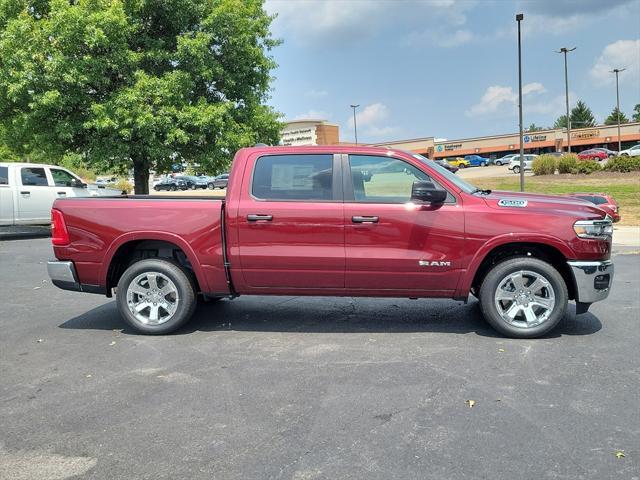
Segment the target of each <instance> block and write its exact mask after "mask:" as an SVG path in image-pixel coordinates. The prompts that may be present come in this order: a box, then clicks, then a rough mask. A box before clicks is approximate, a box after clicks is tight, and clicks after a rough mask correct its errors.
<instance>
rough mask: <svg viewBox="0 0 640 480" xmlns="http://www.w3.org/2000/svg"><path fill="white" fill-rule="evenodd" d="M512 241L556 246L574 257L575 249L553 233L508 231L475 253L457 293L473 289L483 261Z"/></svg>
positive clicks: (459, 294)
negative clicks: (495, 250) (496, 249)
mask: <svg viewBox="0 0 640 480" xmlns="http://www.w3.org/2000/svg"><path fill="white" fill-rule="evenodd" d="M511 243H533V244H539V245H544V246H546V247H553V248H555V249H556V250H558V251H559V252H560V253H561V254H562V255H563V256H564V258H567V259H568V258H573V257H574V254H573V251H572V250H571V249H570V248H569V247H568V245H567V244H566V243H565V242H563V241H562V240H561V239H559V238H557V237H554V236H552V235H546V234H533V233H506V234H503V235H500V236H497V237H494V238H492V239H490V240H489V241H488V242H486V243H485V244H484V245H483V246H482V248H480V249H479V250H478V251H477V252H476V253H475V255H474V256H473V258H472V259H471V262H469V266H468V267H467V270H466V273H465V274H464V275H462V276H461V277H460V282H459V283H458V288H457V292H456V294H457V295H458V296H460V297H466V296H467V295H468V294H469V291H470V290H471V283H472V282H473V279H474V277H475V276H476V273H477V271H478V269H479V268H480V265H481V264H482V261H483V260H484V259H485V258H486V257H487V255H488V254H489V253H490V252H491V251H493V250H494V249H495V248H497V247H501V246H504V245H509V244H511Z"/></svg>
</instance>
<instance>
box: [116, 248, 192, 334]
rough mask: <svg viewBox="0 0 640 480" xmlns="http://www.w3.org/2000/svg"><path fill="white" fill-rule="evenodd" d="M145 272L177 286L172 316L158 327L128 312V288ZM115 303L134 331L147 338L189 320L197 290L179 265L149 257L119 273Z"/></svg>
mask: <svg viewBox="0 0 640 480" xmlns="http://www.w3.org/2000/svg"><path fill="white" fill-rule="evenodd" d="M147 272H148V273H160V274H162V275H164V276H166V277H168V278H169V279H170V280H171V281H172V282H173V283H174V285H175V286H176V288H177V292H178V295H179V301H178V304H177V307H176V310H175V312H174V314H173V316H171V318H170V319H168V320H167V321H166V322H165V323H161V324H159V325H147V324H145V323H143V322H141V321H140V320H138V319H137V318H136V317H135V316H134V315H133V314H132V313H131V311H130V310H129V306H128V305H127V289H128V288H129V285H130V284H131V282H132V281H133V280H134V279H135V278H136V277H137V276H138V275H140V274H144V273H147ZM116 303H117V305H118V310H119V311H120V314H121V315H122V317H123V318H124V319H125V320H126V321H127V323H128V324H129V325H131V327H133V328H134V329H135V330H136V331H137V332H139V333H143V334H147V335H162V334H166V333H170V332H173V331H174V330H176V329H178V328H180V327H181V326H182V325H184V324H185V323H186V322H187V321H188V320H189V319H190V318H191V316H192V315H193V312H194V310H195V308H196V303H197V302H196V288H195V284H194V281H193V279H192V277H191V275H190V274H189V273H188V272H186V271H185V270H184V269H183V268H182V267H180V266H179V265H178V264H176V263H174V262H172V261H170V260H166V259H162V258H150V259H147V260H140V261H139V262H136V263H134V264H133V265H131V266H130V267H129V268H127V270H126V271H125V272H124V273H123V274H122V277H120V281H119V282H118V290H117V295H116Z"/></svg>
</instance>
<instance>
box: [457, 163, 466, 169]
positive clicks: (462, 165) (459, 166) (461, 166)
mask: <svg viewBox="0 0 640 480" xmlns="http://www.w3.org/2000/svg"><path fill="white" fill-rule="evenodd" d="M458 168H466V165H465V164H464V163H459V164H458Z"/></svg>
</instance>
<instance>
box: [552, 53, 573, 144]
mask: <svg viewBox="0 0 640 480" xmlns="http://www.w3.org/2000/svg"><path fill="white" fill-rule="evenodd" d="M576 48H577V47H573V48H567V47H562V48H561V49H560V50H558V51H557V52H556V53H564V94H565V103H566V105H567V153H571V120H570V119H569V77H568V71H567V53H569V52H573V51H574V50H575V49H576Z"/></svg>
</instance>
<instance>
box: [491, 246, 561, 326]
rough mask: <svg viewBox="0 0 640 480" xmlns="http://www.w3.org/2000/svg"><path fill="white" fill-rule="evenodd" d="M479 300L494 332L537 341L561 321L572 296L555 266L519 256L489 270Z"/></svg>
mask: <svg viewBox="0 0 640 480" xmlns="http://www.w3.org/2000/svg"><path fill="white" fill-rule="evenodd" d="M479 298H480V307H481V309H482V314H483V315H484V318H485V319H486V320H487V322H489V324H490V325H491V326H492V327H493V328H494V329H496V330H497V331H499V332H500V333H502V334H504V335H506V336H508V337H512V338H537V337H540V336H542V335H544V334H545V333H547V332H549V331H551V330H552V329H553V328H555V327H556V326H557V325H558V323H559V322H560V320H562V318H563V317H564V314H565V312H566V309H567V302H568V300H569V293H568V291H567V286H566V284H565V282H564V279H563V278H562V275H561V274H560V272H558V271H557V270H556V269H555V268H554V267H553V266H552V265H550V264H549V263H547V262H544V261H542V260H539V259H537V258H531V257H519V258H512V259H510V260H505V261H504V262H501V263H499V264H497V265H496V266H494V267H493V268H492V269H491V270H490V271H489V273H488V274H487V276H486V277H485V278H484V280H483V282H482V286H481V287H480V297H479Z"/></svg>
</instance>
